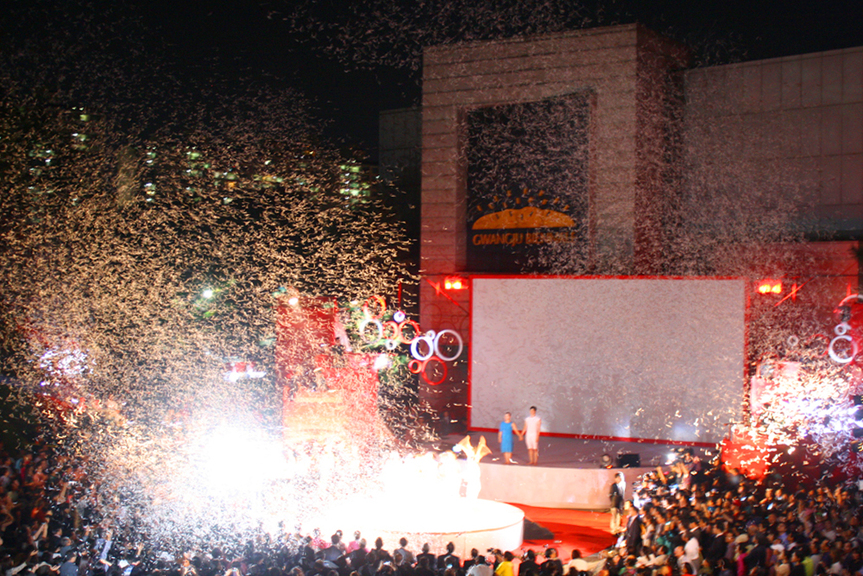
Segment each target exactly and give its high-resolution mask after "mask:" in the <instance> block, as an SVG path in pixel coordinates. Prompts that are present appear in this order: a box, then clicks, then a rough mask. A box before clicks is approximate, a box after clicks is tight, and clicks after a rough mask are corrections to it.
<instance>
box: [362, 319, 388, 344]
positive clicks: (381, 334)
mask: <svg viewBox="0 0 863 576" xmlns="http://www.w3.org/2000/svg"><path fill="white" fill-rule="evenodd" d="M369 324H374V325H375V327H376V328H377V329H378V337H377V338H375V339H374V340H371V339H369V338H367V337H366V326H368V325H369ZM357 328H358V329H359V331H360V338H362V339H363V340H364V341H366V342H369V343H375V342H377V341H378V340H380V339H381V338H383V337H384V325H383V324H381V321H380V320H375V319H374V318H365V319H363V320H361V321H360V323H359V325H358V326H357Z"/></svg>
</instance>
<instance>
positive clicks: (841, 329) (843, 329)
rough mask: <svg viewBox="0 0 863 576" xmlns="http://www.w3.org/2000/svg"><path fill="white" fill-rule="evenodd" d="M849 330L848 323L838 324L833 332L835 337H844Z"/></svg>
mask: <svg viewBox="0 0 863 576" xmlns="http://www.w3.org/2000/svg"><path fill="white" fill-rule="evenodd" d="M850 329H851V325H850V324H848V322H840V323H839V324H837V325H836V328H834V329H833V331H834V332H835V333H836V335H837V336H844V335H845V334H847V333H848V330H850Z"/></svg>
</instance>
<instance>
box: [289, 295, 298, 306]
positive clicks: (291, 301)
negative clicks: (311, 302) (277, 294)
mask: <svg viewBox="0 0 863 576" xmlns="http://www.w3.org/2000/svg"><path fill="white" fill-rule="evenodd" d="M299 303H300V299H299V298H297V297H296V296H291V297H290V298H288V304H290V305H291V306H296V305H297V304H299Z"/></svg>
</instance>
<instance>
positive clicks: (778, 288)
mask: <svg viewBox="0 0 863 576" xmlns="http://www.w3.org/2000/svg"><path fill="white" fill-rule="evenodd" d="M755 291H756V292H758V293H759V294H782V281H781V280H762V281H761V282H759V283H758V286H757V287H756V289H755Z"/></svg>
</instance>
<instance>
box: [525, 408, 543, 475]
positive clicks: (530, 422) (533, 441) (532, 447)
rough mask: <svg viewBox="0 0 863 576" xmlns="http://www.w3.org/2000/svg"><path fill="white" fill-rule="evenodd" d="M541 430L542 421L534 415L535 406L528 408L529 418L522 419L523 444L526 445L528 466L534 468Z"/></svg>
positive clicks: (537, 456) (537, 458) (537, 457)
mask: <svg viewBox="0 0 863 576" xmlns="http://www.w3.org/2000/svg"><path fill="white" fill-rule="evenodd" d="M540 428H542V419H541V418H540V417H539V416H537V415H536V406H531V407H530V416H528V417H527V418H525V419H524V430H522V431H521V433H522V435H523V436H524V443H525V444H526V445H527V454H528V459H529V461H530V464H531V465H532V466H536V463H537V461H538V460H539V431H540Z"/></svg>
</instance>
